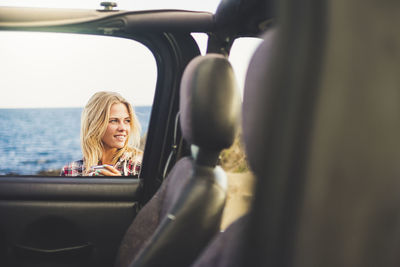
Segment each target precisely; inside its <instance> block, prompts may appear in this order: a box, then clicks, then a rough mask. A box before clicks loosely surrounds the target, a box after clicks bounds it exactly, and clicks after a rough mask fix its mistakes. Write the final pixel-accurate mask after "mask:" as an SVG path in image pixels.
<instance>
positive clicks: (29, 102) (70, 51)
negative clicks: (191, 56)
mask: <svg viewBox="0 0 400 267" xmlns="http://www.w3.org/2000/svg"><path fill="white" fill-rule="evenodd" d="M100 2H101V1H91V0H90V1H82V0H72V1H71V0H69V1H54V0H53V1H29V0H25V1H22V0H19V1H4V0H0V6H16V5H18V6H40V7H66V8H89V9H93V8H98V7H99V3H100ZM218 2H219V1H216V0H205V1H189V0H187V1H185V0H173V1H164V0H163V1H161V0H154V1H149V0H143V1H132V0H131V1H128V0H123V1H117V3H118V7H119V8H120V9H154V8H177V9H189V10H203V11H209V12H215V9H216V7H217V5H218ZM194 37H195V39H196V41H197V42H198V43H199V46H200V49H201V51H202V53H204V51H205V46H206V41H207V38H206V35H205V34H194ZM252 39H253V40H245V41H243V40H239V41H237V42H235V44H234V47H233V49H232V54H231V57H230V60H231V62H232V65H233V67H234V69H235V71H236V72H237V79H238V82H239V84H240V87H242V86H243V84H244V77H245V72H246V69H247V65H248V60H249V59H250V55H251V54H252V52H253V51H254V49H255V47H256V46H257V45H258V44H259V40H258V39H255V40H254V38H252ZM0 62H1V64H0V73H1V79H0V108H21V107H82V106H84V105H85V103H86V102H87V100H88V99H89V97H90V96H91V95H92V94H93V93H94V92H96V91H100V90H107V91H117V92H119V93H121V94H122V95H123V96H124V97H126V98H127V99H128V100H129V101H130V102H131V103H133V105H134V106H142V105H151V104H152V101H153V95H154V89H155V84H156V79H157V68H156V63H155V60H154V57H153V55H152V54H151V52H150V51H149V50H148V49H147V48H146V47H145V46H143V45H141V44H140V43H138V42H135V41H132V40H128V39H123V38H112V37H103V36H89V35H86V36H85V35H83V36H82V35H79V36H77V35H71V34H55V33H21V32H17V33H16V32H0Z"/></svg>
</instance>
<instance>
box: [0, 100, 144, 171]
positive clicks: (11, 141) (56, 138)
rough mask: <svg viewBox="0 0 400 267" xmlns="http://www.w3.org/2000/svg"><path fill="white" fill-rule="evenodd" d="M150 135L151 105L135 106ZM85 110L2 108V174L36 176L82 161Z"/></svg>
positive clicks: (0, 121) (0, 157)
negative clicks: (83, 114)
mask: <svg viewBox="0 0 400 267" xmlns="http://www.w3.org/2000/svg"><path fill="white" fill-rule="evenodd" d="M135 111H136V114H137V116H138V118H139V121H140V124H141V126H142V133H141V134H142V136H143V135H144V134H145V133H147V128H148V124H149V121H150V113H151V106H137V107H135ZM81 113H82V108H26V109H0V175H36V174H38V173H39V172H42V171H51V170H59V169H61V168H62V167H63V166H64V165H65V164H66V163H68V162H71V161H74V160H78V159H81V158H82V152H81V148H80V139H79V134H80V119H81Z"/></svg>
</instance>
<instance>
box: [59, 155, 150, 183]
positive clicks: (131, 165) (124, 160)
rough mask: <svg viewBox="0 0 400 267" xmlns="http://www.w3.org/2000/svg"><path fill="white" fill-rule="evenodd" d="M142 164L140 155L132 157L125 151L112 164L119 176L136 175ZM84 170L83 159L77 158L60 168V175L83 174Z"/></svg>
mask: <svg viewBox="0 0 400 267" xmlns="http://www.w3.org/2000/svg"><path fill="white" fill-rule="evenodd" d="M141 165H142V162H141V157H139V156H136V157H132V152H125V153H124V154H123V155H122V156H121V157H120V158H119V159H118V161H117V163H116V164H115V165H114V168H116V169H117V170H118V171H120V172H121V176H135V177H138V176H139V173H140V167H141ZM84 170H85V167H84V163H83V160H77V161H73V162H70V163H68V164H67V165H65V166H64V167H63V168H62V169H61V173H60V176H83V172H84ZM93 175H94V171H92V172H89V174H88V176H93Z"/></svg>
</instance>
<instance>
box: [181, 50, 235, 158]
mask: <svg viewBox="0 0 400 267" xmlns="http://www.w3.org/2000/svg"><path fill="white" fill-rule="evenodd" d="M180 90H181V91H180V112H181V117H180V122H181V129H182V134H183V138H184V139H185V140H186V141H188V142H189V143H190V144H192V145H195V146H197V147H198V148H199V149H200V150H203V151H204V150H206V151H210V152H211V151H214V152H217V153H218V154H219V152H220V151H221V150H222V149H225V148H228V147H230V146H231V145H232V143H233V141H234V139H235V136H236V132H237V129H238V127H239V116H240V110H241V101H240V95H239V91H238V86H237V82H236V78H235V75H234V72H233V69H232V66H231V64H230V63H229V61H228V60H227V59H226V58H225V57H224V56H222V55H219V54H207V55H205V56H198V57H196V58H194V59H193V60H192V61H191V62H190V63H189V64H188V66H187V67H186V69H185V71H184V73H183V76H182V82H181V89H180Z"/></svg>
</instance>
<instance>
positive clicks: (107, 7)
mask: <svg viewBox="0 0 400 267" xmlns="http://www.w3.org/2000/svg"><path fill="white" fill-rule="evenodd" d="M100 5H101V6H103V7H104V9H103V11H114V9H113V8H114V7H117V3H116V2H101V3H100Z"/></svg>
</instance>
